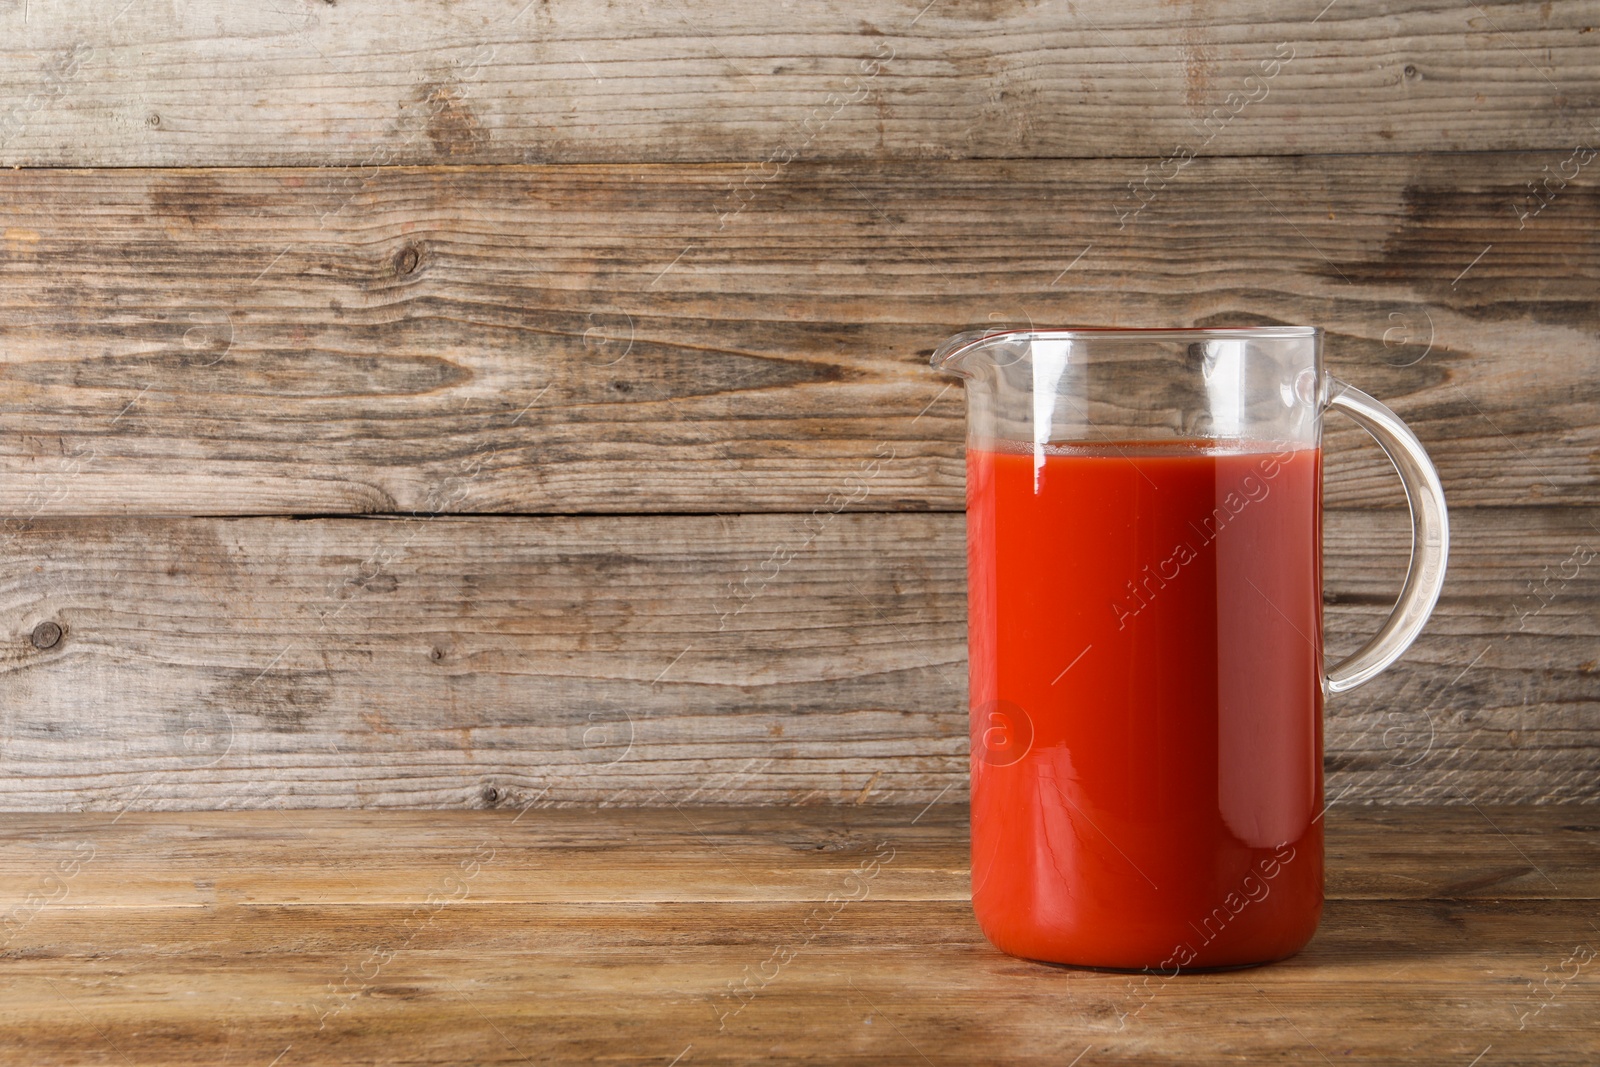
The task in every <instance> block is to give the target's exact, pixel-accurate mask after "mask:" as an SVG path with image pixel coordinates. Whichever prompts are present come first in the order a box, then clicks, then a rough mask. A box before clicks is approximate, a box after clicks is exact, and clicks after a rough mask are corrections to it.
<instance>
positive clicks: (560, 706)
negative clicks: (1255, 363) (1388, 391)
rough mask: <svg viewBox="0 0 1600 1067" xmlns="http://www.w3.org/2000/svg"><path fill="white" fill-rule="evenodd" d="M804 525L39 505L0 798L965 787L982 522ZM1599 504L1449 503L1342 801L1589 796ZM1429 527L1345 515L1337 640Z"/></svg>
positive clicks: (151, 799) (315, 802)
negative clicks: (976, 546)
mask: <svg viewBox="0 0 1600 1067" xmlns="http://www.w3.org/2000/svg"><path fill="white" fill-rule="evenodd" d="M807 519H808V517H807V516H797V515H741V516H672V517H667V516H661V517H649V516H635V517H622V516H593V517H582V518H559V517H542V518H503V517H486V518H476V519H473V518H448V519H446V518H441V519H434V520H426V521H424V520H405V519H355V518H334V519H317V520H290V519H170V520H159V519H95V520H74V519H52V520H38V521H36V522H35V523H33V524H32V525H31V526H30V527H28V528H27V529H26V530H22V531H19V532H17V533H16V534H15V535H14V539H13V540H12V541H11V543H10V545H9V546H8V549H7V551H8V555H9V557H10V559H11V561H12V562H11V564H10V565H9V566H8V567H7V568H6V569H5V571H4V573H3V574H0V590H3V599H0V609H3V611H4V615H3V617H4V618H5V620H6V624H5V630H4V634H5V640H4V643H3V645H0V664H3V669H4V671H5V677H6V684H5V685H4V686H3V687H0V736H3V737H4V738H5V742H4V745H3V746H0V807H4V808H9V809H30V810H63V809H68V810H82V809H93V810H100V811H118V810H122V809H123V808H125V807H127V808H133V809H136V810H137V809H180V808H181V809H196V808H199V809H204V808H262V807H274V806H283V807H318V806H346V805H348V806H361V807H402V806H418V807H462V806H469V807H501V808H505V807H521V806H525V805H527V804H529V803H535V804H541V805H546V804H570V803H577V802H583V803H611V804H631V805H639V804H663V803H669V802H671V803H721V804H745V803H774V804H806V803H852V804H882V803H889V802H900V803H928V802H930V801H932V800H934V799H936V798H937V797H939V796H941V795H944V794H946V793H948V792H950V791H955V793H954V795H960V791H961V790H963V789H964V788H965V781H966V778H965V775H966V766H967V744H968V742H967V729H966V711H965V707H966V692H965V684H966V680H965V662H964V658H965V642H966V631H965V551H964V532H965V531H964V524H963V520H962V518H961V516H959V515H948V514H934V515H908V514H900V513H879V514H864V515H857V514H851V513H848V512H846V513H844V514H840V515H838V516H836V517H832V518H831V519H830V520H829V521H828V522H827V523H826V524H824V525H822V526H820V528H812V527H808V525H807ZM1594 521H1595V519H1594V513H1593V512H1586V511H1584V510H1583V509H1577V508H1545V509H1507V510H1495V509H1479V510H1468V511H1465V512H1463V513H1461V514H1460V515H1458V516H1457V522H1456V526H1455V529H1454V533H1455V545H1456V549H1455V556H1454V559H1453V561H1452V569H1451V578H1450V580H1449V583H1448V584H1447V587H1446V592H1445V596H1444V599H1443V600H1442V601H1441V603H1440V606H1439V608H1438V610H1437V611H1436V614H1435V617H1434V619H1433V621H1432V622H1431V623H1430V624H1429V627H1428V630H1427V631H1426V632H1425V633H1424V636H1423V637H1422V639H1421V640H1420V641H1419V642H1418V644H1417V645H1416V646H1415V647H1414V648H1413V649H1412V651H1411V652H1410V653H1409V654H1408V656H1407V657H1406V659H1405V660H1403V661H1402V663H1401V664H1400V665H1398V666H1397V667H1396V668H1394V669H1393V670H1392V671H1391V672H1390V673H1388V674H1386V675H1384V676H1383V677H1382V678H1380V679H1378V680H1377V681H1375V682H1373V683H1371V684H1370V685H1368V686H1366V687H1364V688H1363V689H1361V690H1358V691H1357V692H1355V693H1352V694H1349V695H1346V696H1343V697H1341V698H1340V699H1338V700H1336V701H1333V702H1331V703H1330V705H1329V721H1328V733H1327V759H1328V766H1329V770H1330V772H1331V773H1330V777H1329V784H1328V795H1329V796H1330V797H1337V798H1339V799H1341V800H1342V801H1344V802H1354V801H1358V800H1365V801H1389V802H1423V801H1442V802H1455V803H1465V802H1467V801H1469V800H1471V801H1477V802H1479V803H1491V802H1504V801H1519V800H1521V801H1528V800H1545V801H1549V800H1594V799H1600V791H1597V788H1600V787H1597V782H1600V774H1597V771H1600V755H1597V752H1596V749H1595V747H1594V745H1593V744H1592V720H1593V716H1594V715H1595V713H1596V710H1597V707H1600V681H1597V677H1596V673H1595V672H1596V654H1595V650H1596V641H1597V639H1600V612H1597V611H1596V586H1595V580H1594V579H1595V573H1596V572H1595V567H1596V566H1600V563H1597V562H1595V561H1594V560H1593V558H1592V555H1591V558H1590V561H1589V562H1587V563H1583V564H1579V563H1576V562H1573V553H1574V552H1575V550H1577V549H1581V548H1582V547H1583V546H1589V547H1590V548H1600V544H1597V541H1600V530H1597V529H1596V528H1595V526H1594V525H1592V524H1593V522H1594ZM1406 537H1407V533H1406V521H1405V516H1404V514H1403V513H1393V512H1383V511H1370V510H1356V511H1333V512H1330V513H1329V515H1328V517H1327V536H1326V542H1327V546H1326V549H1327V556H1328V573H1327V582H1328V589H1329V599H1330V606H1329V608H1328V611H1327V629H1328V640H1329V648H1330V653H1331V654H1341V653H1343V652H1347V651H1350V650H1352V649H1353V648H1354V647H1355V646H1356V645H1357V644H1359V643H1360V641H1361V640H1362V639H1364V638H1365V637H1366V636H1367V635H1369V634H1371V633H1372V632H1374V631H1375V630H1376V629H1377V628H1378V626H1379V624H1380V623H1381V621H1382V618H1383V615H1384V614H1385V613H1386V612H1387V610H1388V607H1389V604H1390V603H1391V601H1392V599H1393V597H1394V595H1395V593H1396V591H1397V590H1398V588H1399V585H1400V579H1401V573H1400V570H1401V568H1402V567H1403V565H1404V560H1405V554H1406V545H1407V540H1406ZM1580 558H1581V557H1580ZM784 560H786V561H787V562H780V561H784ZM1569 563H1570V564H1571V565H1570V566H1569V565H1568V564H1569ZM1568 572H1571V577H1569V578H1562V577H1561V575H1563V574H1566V573H1568ZM1530 583H1538V584H1537V585H1533V586H1531V585H1530ZM49 623H54V624H56V625H58V626H60V627H62V628H63V630H64V636H63V637H62V638H61V640H60V641H59V642H58V643H56V644H54V645H50V646H49V647H47V648H43V649H41V648H39V647H37V645H38V642H37V641H36V640H35V639H34V635H35V633H36V631H37V630H38V628H39V627H40V626H41V625H45V624H49Z"/></svg>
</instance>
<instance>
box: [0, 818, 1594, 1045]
mask: <svg viewBox="0 0 1600 1067" xmlns="http://www.w3.org/2000/svg"><path fill="white" fill-rule="evenodd" d="M1328 822H1329V826H1328V830H1329V878H1328V898H1329V899H1328V906H1327V910H1326V915H1325V918H1324V920H1323V925H1322V928H1321V930H1320V931H1319V933H1318V934H1317V936H1316V939H1315V940H1314V941H1313V942H1312V943H1311V945H1310V947H1309V948H1308V949H1307V950H1306V951H1304V952H1303V953H1301V954H1300V955H1299V956H1297V957H1295V958H1294V959H1291V960H1288V961H1286V962H1283V963H1279V964H1275V965H1271V966H1267V967H1261V968H1255V969H1249V970H1242V971H1234V972H1229V973H1222V974H1197V975H1180V976H1178V977H1177V978H1173V979H1165V980H1164V979H1161V978H1159V977H1152V978H1145V977H1141V976H1137V975H1128V974H1119V973H1110V972H1098V971H1090V970H1083V969H1076V968H1070V967H1059V966H1051V965H1045V964H1038V963H1031V962H1026V961H1023V960H1017V959H1012V958H1009V957H1007V956H1004V955H1002V954H1000V953H999V952H997V951H996V950H995V949H993V948H991V947H990V946H989V945H988V944H987V943H986V942H985V941H984V940H983V937H982V935H981V934H980V933H979V931H978V928H977V926H976V924H975V923H974V921H973V919H972V916H971V913H970V911H969V908H968V903H967V895H968V894H967V848H966V814H965V810H964V809H963V808H959V807H950V806H943V805H941V806H933V807H928V808H925V809H922V810H920V811H919V810H918V809H916V808H895V807H813V808H766V809H740V808H729V807H721V808H712V807H700V808H690V807H682V808H676V809H674V808H667V809H631V810H630V809H615V808H613V809H593V808H590V809H552V808H543V809H541V808H530V809H524V810H522V811H521V812H520V813H518V812H506V811H499V812H448V813H444V812H428V813H422V812H415V813H406V812H384V813H370V812H369V813H362V812H353V811H337V812H335V811H294V812H290V811H283V810H278V811H270V812H261V811H253V812H219V813H181V814H170V813H132V812H129V813H125V814H122V815H116V814H114V813H110V814H107V813H99V814H75V815H20V814H17V815H8V816H7V818H6V826H5V829H4V830H3V831H0V870H3V878H0V909H3V910H0V958H3V960H4V974H5V977H6V982H5V995H4V997H3V998H0V1059H3V1061H4V1062H6V1063H21V1062H27V1063H30V1064H58V1063H59V1064H66V1063H73V1064H77V1063H112V1064H145V1063H150V1064H156V1063H161V1064H202V1063H203V1064H252V1065H260V1067H268V1065H272V1067H289V1065H292V1064H310V1063H384V1064H398V1063H427V1064H434V1063H441V1064H442V1063H537V1064H543V1063H574V1062H605V1063H628V1064H633V1063H638V1064H662V1065H667V1064H676V1065H680V1067H682V1065H687V1064H693V1063H746V1062H770V1063H834V1062H857V1063H872V1064H927V1063H952V1064H955V1063H960V1064H974V1063H1010V1062H1045V1063H1052V1064H1062V1065H1067V1064H1079V1065H1084V1067H1088V1065H1092V1064H1096V1063H1108V1062H1136V1063H1141V1064H1155V1063H1183V1064H1195V1063H1221V1062H1226V1063H1242V1062H1252V1063H1253V1062H1272V1063H1298V1062H1304V1063H1402V1062H1403V1063H1411V1064H1439V1065H1449V1067H1468V1065H1474V1067H1493V1065H1496V1064H1513V1063H1515V1064H1529V1063H1537V1064H1593V1063H1595V1062H1596V1061H1597V1060H1600V1025H1597V1023H1600V961H1597V960H1596V958H1595V957H1596V952H1597V948H1600V925H1597V922H1596V920H1597V910H1596V906H1595V900H1596V896H1597V889H1600V863H1597V860H1600V810H1597V809H1595V808H1593V807H1567V808H1560V807H1532V806H1524V807H1516V808H1477V807H1474V806H1461V807H1450V808H1386V809H1382V808H1365V809H1352V810H1341V809H1338V808H1335V809H1333V811H1332V812H1331V813H1330V814H1329V817H1328ZM874 861H876V862H874Z"/></svg>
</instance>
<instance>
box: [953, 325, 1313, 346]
mask: <svg viewBox="0 0 1600 1067" xmlns="http://www.w3.org/2000/svg"><path fill="white" fill-rule="evenodd" d="M1321 333H1322V327H1320V326H1068V327H1061V328H1044V329H1040V328H1036V327H1028V328H1026V329H1018V330H995V331H994V332H993V333H988V334H984V335H982V336H981V337H976V338H974V339H973V340H972V342H971V343H972V344H982V343H983V342H985V341H992V340H994V339H995V338H997V337H1019V338H1020V337H1026V338H1029V339H1043V340H1047V341H1078V340H1082V341H1088V340H1098V341H1109V340H1118V339H1122V338H1127V339H1129V340H1140V341H1167V340H1171V341H1176V340H1179V339H1182V338H1198V339H1202V340H1216V339H1222V340H1238V339H1249V338H1278V337H1316V336H1317V335H1319V334H1321Z"/></svg>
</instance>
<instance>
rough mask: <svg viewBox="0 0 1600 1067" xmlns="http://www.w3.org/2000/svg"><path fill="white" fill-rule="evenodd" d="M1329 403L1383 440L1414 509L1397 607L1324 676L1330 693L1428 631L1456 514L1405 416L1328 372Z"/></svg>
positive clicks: (1357, 681) (1365, 677)
mask: <svg viewBox="0 0 1600 1067" xmlns="http://www.w3.org/2000/svg"><path fill="white" fill-rule="evenodd" d="M1327 407H1328V408H1331V409H1333V410H1335V411H1340V412H1343V413H1344V414H1345V415H1347V416H1349V417H1350V418H1351V419H1352V420H1354V421H1355V423H1356V424H1357V425H1358V426H1360V427H1361V428H1362V429H1364V430H1366V431H1367V433H1369V434H1371V435H1372V436H1373V438H1374V439H1375V440H1376V441H1377V442H1378V445H1379V447H1380V448H1382V449H1383V451H1384V453H1385V454H1386V455H1388V457H1389V460H1390V462H1392V463H1393V464H1394V468H1395V471H1396V472H1397V473H1398V474H1399V475H1400V483H1401V485H1403V486H1404V487H1405V491H1406V505H1407V506H1408V507H1409V508H1410V509H1411V564H1410V566H1409V567H1408V568H1407V570H1406V581H1405V585H1404V586H1402V587H1401V589H1400V597H1399V599H1398V600H1396V601H1395V605H1394V610H1393V611H1391V612H1390V614H1389V618H1388V619H1387V620H1386V621H1385V622H1384V624H1383V627H1382V629H1380V630H1379V631H1378V632H1377V633H1376V634H1374V635H1373V636H1372V639H1371V640H1369V641H1368V642H1367V643H1366V644H1364V645H1362V646H1361V647H1360V648H1359V649H1357V650H1356V651H1355V652H1354V653H1353V654H1351V655H1349V656H1347V657H1345V658H1344V659H1342V660H1340V661H1339V662H1338V663H1336V664H1334V665H1333V667H1332V668H1331V669H1329V670H1328V672H1327V674H1326V676H1325V677H1324V678H1323V683H1322V684H1323V691H1324V692H1325V693H1345V692H1348V691H1350V690H1351V689H1354V688H1356V686H1358V685H1362V684H1364V683H1366V682H1369V681H1371V680H1372V679H1373V678H1375V677H1377V676H1378V675H1379V674H1380V673H1382V672H1383V670H1384V669H1385V668H1387V667H1388V666H1389V665H1390V664H1391V663H1393V662H1394V661H1395V660H1397V659H1399V658H1400V656H1401V654H1402V653H1404V652H1405V650H1406V649H1407V648H1409V647H1411V642H1413V641H1415V640H1416V639H1417V635H1418V634H1419V633H1421V632H1422V627H1423V624H1424V623H1426V622H1427V621H1428V616H1429V614H1431V613H1432V611H1433V606H1434V604H1436V603H1437V602H1438V600H1439V591H1440V590H1441V589H1443V588H1444V572H1445V564H1446V562H1447V561H1448V559H1449V555H1450V516H1449V513H1448V512H1447V511H1446V510H1445V502H1444V487H1443V486H1442V485H1440V484H1439V474H1438V472H1437V471H1435V470H1434V468H1433V462H1432V461H1431V460H1430V459H1429V458H1428V453H1427V451H1426V450H1425V449H1423V447H1422V442H1421V441H1419V440H1417V435H1416V434H1414V433H1412V432H1411V428H1410V427H1409V426H1407V425H1406V424H1405V423H1403V422H1401V421H1400V418H1399V416H1397V415H1396V414H1395V413H1394V412H1392V411H1390V410H1389V409H1388V408H1387V407H1385V406H1384V405H1383V404H1381V403H1379V402H1378V401H1377V400H1374V399H1373V398H1372V397H1370V396H1368V395H1367V394H1366V393H1363V392H1362V391H1361V390H1359V389H1357V388H1355V387H1354V386H1352V385H1349V384H1347V383H1345V382H1342V381H1340V380H1339V379H1337V378H1335V377H1333V376H1332V375H1329V376H1328V393H1327Z"/></svg>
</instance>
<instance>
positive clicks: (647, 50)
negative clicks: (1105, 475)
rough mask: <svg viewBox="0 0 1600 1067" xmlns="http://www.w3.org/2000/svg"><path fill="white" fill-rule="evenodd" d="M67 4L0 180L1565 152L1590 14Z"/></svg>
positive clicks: (21, 15)
mask: <svg viewBox="0 0 1600 1067" xmlns="http://www.w3.org/2000/svg"><path fill="white" fill-rule="evenodd" d="M375 15H376V13H375V12H374V11H373V10H371V9H369V8H367V7H366V6H365V5H361V4H348V3H346V4H329V3H323V2H321V0H285V2H284V3H281V4H276V5H273V6H270V7H256V6H240V5H237V4H227V3H224V2H222V0H207V2H195V3H188V4H182V5H164V4H143V5H138V6H135V7H127V6H126V5H125V3H123V2H122V0H117V2H106V0H70V2H66V3H56V4H52V5H49V6H41V7H39V8H30V7H29V6H28V5H26V4H22V3H9V4H7V5H5V6H4V7H3V8H0V40H4V41H5V42H6V44H5V50H4V52H0V60H3V61H0V71H4V74H3V75H0V109H3V110H0V163H4V164H6V165H23V166H128V165H140V166H143V165H160V166H236V165H274V164H286V163H293V164H311V165H322V164H330V163H331V164H346V165H356V166H369V165H374V164H377V165H382V164H394V163H411V164H414V163H434V162H441V161H445V162H473V163H527V162H541V163H542V162H638V161H644V160H649V161H674V162H691V161H702V160H729V159H733V160H774V159H775V160H779V161H782V160H786V159H793V158H801V159H817V158H822V159H826V158H849V159H880V158H885V157H892V158H901V159H906V158H909V159H927V158H939V159H951V158H972V157H1008V158H1009V157H1052V156H1054V157H1059V156H1150V157H1159V156H1161V155H1163V154H1165V153H1168V152H1171V151H1173V149H1174V146H1175V145H1188V146H1190V150H1191V151H1193V152H1199V153H1207V154H1219V153H1227V154H1255V153H1263V154H1272V153H1288V154H1301V153H1314V152H1346V151H1383V152H1388V151H1401V152H1405V151H1417V150H1445V151H1459V150H1467V149H1504V148H1552V149H1554V148H1563V147H1567V148H1570V147H1571V143H1572V140H1573V138H1574V137H1583V136H1592V131H1591V130H1590V128H1589V126H1590V120H1591V119H1593V118H1594V115H1595V110H1596V107H1597V105H1600V59H1597V57H1596V52H1595V49H1594V47H1593V39H1592V38H1591V37H1589V36H1588V34H1589V33H1591V32H1592V31H1593V29H1594V27H1595V26H1596V25H1597V24H1600V6H1597V5H1596V4H1594V3H1593V2H1591V0H1579V2H1568V3H1562V4H1555V5H1552V6H1551V7H1549V8H1545V7H1542V6H1539V5H1534V4H1514V3H1492V4H1489V5H1487V6H1484V7H1476V8H1475V7H1470V6H1469V7H1440V6H1438V5H1432V4H1428V3H1424V2H1421V0H1406V2H1402V3H1377V2H1374V0H1343V2H1341V3H1339V4H1338V5H1337V6H1335V7H1332V8H1327V7H1325V0H1299V2H1296V3H1293V4H1288V5H1279V6H1277V7H1274V8H1273V9H1271V11H1270V12H1266V11H1263V10H1261V9H1260V8H1259V7H1256V6H1253V5H1250V4H1246V3H1242V2H1239V0H1229V2H1226V3H1208V4H1205V5H1203V6H1202V5H1199V4H1190V5H1186V6H1178V7H1176V8H1175V7H1174V5H1173V4H1171V3H1165V2H1161V0H1136V2H1134V3H1128V4H1122V5H1117V6H1115V7H1109V8H1108V7H1097V8H1093V9H1091V8H1088V7H1072V8H1069V7H1066V6H1064V5H1052V4H1043V3H1035V2H1031V0H1019V2H1005V0H937V2H934V3H927V2H926V0H870V2H867V3H864V4H862V3H857V4H839V3H830V4H812V5H802V6H789V7H785V6H772V7H768V6H763V5H758V4H735V3H727V2H715V0H680V2H676V3H671V4H663V5H651V6H647V7H632V8H628V9H627V10H626V13H623V12H622V11H621V10H619V9H613V8H607V7H603V6H602V7H596V6H595V5H593V4H586V3H584V2H583V0H555V2H549V0H539V2H538V3H536V4H533V5H532V6H529V5H528V4H527V3H526V0H462V2H458V3H452V4H449V5H447V6H440V5H438V4H432V3H428V2H426V0H401V2H398V3H393V4H390V5H388V6H387V7H385V8H383V9H382V13H381V17H375Z"/></svg>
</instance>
